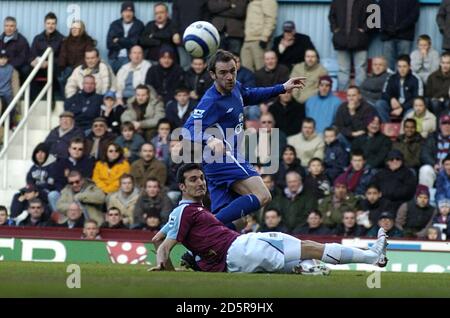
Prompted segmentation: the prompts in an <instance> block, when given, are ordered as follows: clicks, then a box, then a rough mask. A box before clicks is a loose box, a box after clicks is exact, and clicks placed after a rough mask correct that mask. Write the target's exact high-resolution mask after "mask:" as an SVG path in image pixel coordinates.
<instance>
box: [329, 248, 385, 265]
mask: <svg viewBox="0 0 450 318" xmlns="http://www.w3.org/2000/svg"><path fill="white" fill-rule="evenodd" d="M378 256H379V255H378V254H377V253H376V252H374V251H372V250H362V249H359V248H355V247H348V246H343V245H341V244H337V243H331V244H330V243H327V244H325V250H324V251H323V255H322V261H323V262H325V263H329V264H349V263H365V264H374V263H375V262H376V261H377V260H378Z"/></svg>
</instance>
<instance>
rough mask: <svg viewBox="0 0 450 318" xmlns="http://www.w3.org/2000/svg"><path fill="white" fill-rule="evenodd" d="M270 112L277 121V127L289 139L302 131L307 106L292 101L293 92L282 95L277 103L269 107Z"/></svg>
mask: <svg viewBox="0 0 450 318" xmlns="http://www.w3.org/2000/svg"><path fill="white" fill-rule="evenodd" d="M269 112H270V113H271V114H272V115H273V117H274V119H275V123H276V125H275V127H276V128H278V129H280V130H281V131H282V132H283V133H285V134H286V136H287V137H289V136H292V135H295V134H296V133H297V132H299V131H300V129H301V127H302V122H303V119H304V118H305V106H304V105H303V104H299V103H298V102H296V101H295V100H294V99H292V93H291V92H286V93H284V94H280V95H279V98H278V99H277V100H276V101H275V103H273V104H272V105H270V106H269Z"/></svg>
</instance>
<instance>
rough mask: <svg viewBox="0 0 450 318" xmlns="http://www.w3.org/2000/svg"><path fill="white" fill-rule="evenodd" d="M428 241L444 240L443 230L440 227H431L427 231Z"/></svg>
mask: <svg viewBox="0 0 450 318" xmlns="http://www.w3.org/2000/svg"><path fill="white" fill-rule="evenodd" d="M426 239H427V240H429V241H440V240H442V235H441V230H440V229H439V228H438V227H434V226H433V227H429V228H428V229H427V236H426Z"/></svg>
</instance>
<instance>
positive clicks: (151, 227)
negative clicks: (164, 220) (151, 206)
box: [133, 212, 161, 232]
mask: <svg viewBox="0 0 450 318" xmlns="http://www.w3.org/2000/svg"><path fill="white" fill-rule="evenodd" d="M160 229H161V217H160V216H159V215H158V214H157V213H154V212H150V213H149V214H147V216H146V218H145V223H143V224H139V225H136V226H135V227H133V230H144V231H154V232H158V231H159V230H160Z"/></svg>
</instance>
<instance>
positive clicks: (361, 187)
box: [340, 150, 376, 196]
mask: <svg viewBox="0 0 450 318" xmlns="http://www.w3.org/2000/svg"><path fill="white" fill-rule="evenodd" d="M375 173H376V169H372V168H370V166H369V165H367V162H366V156H365V155H364V153H363V152H362V151H358V150H353V151H352V153H351V161H350V166H349V167H348V168H347V169H346V170H345V171H344V173H343V174H341V176H340V177H342V178H343V179H344V181H345V184H346V185H347V189H348V191H350V192H352V193H354V194H356V195H359V196H364V194H365V193H366V189H367V186H368V185H369V183H370V181H371V179H372V177H373V176H374V174H375Z"/></svg>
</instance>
